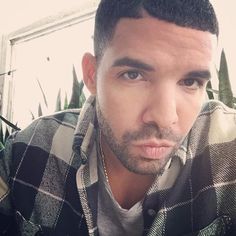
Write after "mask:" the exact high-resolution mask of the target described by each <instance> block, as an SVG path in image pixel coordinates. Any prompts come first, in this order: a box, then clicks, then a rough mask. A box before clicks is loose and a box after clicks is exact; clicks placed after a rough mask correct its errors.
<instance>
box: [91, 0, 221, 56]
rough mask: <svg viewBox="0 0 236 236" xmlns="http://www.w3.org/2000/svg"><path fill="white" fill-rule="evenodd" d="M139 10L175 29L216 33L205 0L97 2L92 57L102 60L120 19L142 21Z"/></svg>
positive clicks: (120, 0)
mask: <svg viewBox="0 0 236 236" xmlns="http://www.w3.org/2000/svg"><path fill="white" fill-rule="evenodd" d="M143 11H145V12H146V13H148V14H149V15H150V16H153V17H156V18H158V19H160V20H164V21H167V22H170V23H174V24H176V25H179V26H183V27H189V28H193V29H197V30H202V31H208V32H210V33H212V34H215V35H216V36H218V34H219V27H218V21H217V17H216V14H215V11H214V9H213V6H212V5H211V3H210V2H209V0H101V2H100V4H99V6H98V9H97V13H96V17H95V30H94V51H95V56H96V57H97V58H98V59H99V58H101V57H102V55H103V53H104V50H105V48H106V46H107V44H108V43H109V41H110V40H111V39H112V37H113V34H114V31H115V27H116V25H117V23H118V21H119V20H120V19H121V18H142V12H143Z"/></svg>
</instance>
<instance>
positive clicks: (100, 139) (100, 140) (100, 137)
mask: <svg viewBox="0 0 236 236" xmlns="http://www.w3.org/2000/svg"><path fill="white" fill-rule="evenodd" d="M101 142H102V134H101V131H100V133H99V148H100V153H101V159H102V167H103V171H104V174H105V178H106V181H107V183H108V184H109V178H108V173H107V169H106V163H105V156H104V152H103V149H102V143H101Z"/></svg>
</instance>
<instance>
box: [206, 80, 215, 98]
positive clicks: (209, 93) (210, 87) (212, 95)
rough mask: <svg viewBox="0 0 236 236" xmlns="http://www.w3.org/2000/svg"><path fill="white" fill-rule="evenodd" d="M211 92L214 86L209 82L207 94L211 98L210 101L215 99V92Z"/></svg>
mask: <svg viewBox="0 0 236 236" xmlns="http://www.w3.org/2000/svg"><path fill="white" fill-rule="evenodd" d="M211 90H212V85H211V81H209V82H208V83H207V89H206V92H207V95H208V98H209V99H214V94H213V92H212V91H211Z"/></svg>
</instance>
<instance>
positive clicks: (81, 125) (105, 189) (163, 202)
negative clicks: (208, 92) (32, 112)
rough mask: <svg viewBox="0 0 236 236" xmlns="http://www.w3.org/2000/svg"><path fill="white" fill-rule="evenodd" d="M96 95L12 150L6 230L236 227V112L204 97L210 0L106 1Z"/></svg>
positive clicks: (4, 172)
mask: <svg viewBox="0 0 236 236" xmlns="http://www.w3.org/2000/svg"><path fill="white" fill-rule="evenodd" d="M95 21H96V23H95V35H94V48H95V56H93V55H91V54H89V53H87V54H85V55H84V57H83V61H82V68H83V75H84V82H85V84H86V86H87V88H88V89H89V91H90V92H91V94H92V96H91V97H90V98H89V99H88V100H87V102H86V103H85V105H84V107H83V109H82V111H81V112H79V111H77V110H68V111H65V112H61V113H57V114H55V115H53V116H47V117H42V118H40V119H38V120H36V121H35V122H33V124H31V125H30V126H29V127H28V128H27V129H25V130H23V131H21V132H19V133H17V134H14V135H12V137H11V138H10V139H9V141H8V144H7V146H6V150H5V155H4V157H2V158H1V165H0V173H1V182H0V183H1V184H0V186H1V202H0V210H1V215H0V217H1V219H0V225H1V232H2V234H3V235H7V234H8V235H15V234H17V232H18V233H20V234H22V235H102V236H103V235H235V234H236V171H235V168H236V162H235V157H236V154H235V153H236V145H235V144H236V139H235V137H236V132H235V131H236V112H235V111H234V110H231V109H229V108H227V107H225V106H224V105H223V104H221V103H219V102H215V101H214V102H208V103H204V98H205V92H204V91H205V88H206V84H207V82H208V81H209V79H210V77H211V72H212V68H214V67H213V52H214V49H215V47H216V42H217V36H218V24H217V20H216V17H215V13H214V11H213V8H212V6H211V5H210V3H209V2H208V1H207V0H188V1H181V0H178V1H171V0H165V1H162V0H143V1H141V0H140V1H138V0H137V1H125V0H120V1H117V0H102V1H101V3H100V5H99V7H98V11H97V15H96V20H95Z"/></svg>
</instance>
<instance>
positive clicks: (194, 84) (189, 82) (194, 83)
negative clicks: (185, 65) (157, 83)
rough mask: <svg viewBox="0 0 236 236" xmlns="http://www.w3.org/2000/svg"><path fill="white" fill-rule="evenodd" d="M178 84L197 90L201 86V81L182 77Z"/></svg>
mask: <svg viewBox="0 0 236 236" xmlns="http://www.w3.org/2000/svg"><path fill="white" fill-rule="evenodd" d="M179 84H180V85H182V86H185V87H187V88H188V89H191V90H197V89H199V88H201V87H202V86H203V81H202V80H200V79H192V78H190V79H183V80H181V81H180V82H179Z"/></svg>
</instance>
